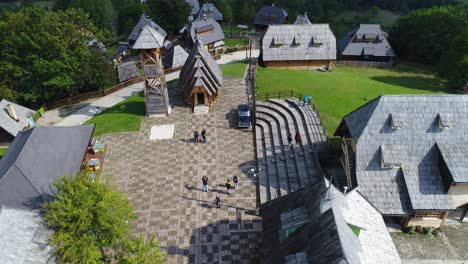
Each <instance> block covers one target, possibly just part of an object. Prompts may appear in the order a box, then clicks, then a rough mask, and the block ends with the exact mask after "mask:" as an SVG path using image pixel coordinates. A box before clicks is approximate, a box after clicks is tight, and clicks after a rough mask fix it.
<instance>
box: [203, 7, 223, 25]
mask: <svg viewBox="0 0 468 264" xmlns="http://www.w3.org/2000/svg"><path fill="white" fill-rule="evenodd" d="M205 18H212V19H214V20H216V21H221V20H223V14H221V12H219V10H218V9H217V8H216V6H215V5H214V4H213V3H204V4H203V5H202V6H201V8H200V13H199V14H198V18H197V20H203V19H205Z"/></svg>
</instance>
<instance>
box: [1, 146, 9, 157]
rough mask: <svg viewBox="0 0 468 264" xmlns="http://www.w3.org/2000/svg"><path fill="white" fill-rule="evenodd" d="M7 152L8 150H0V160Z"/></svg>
mask: <svg viewBox="0 0 468 264" xmlns="http://www.w3.org/2000/svg"><path fill="white" fill-rule="evenodd" d="M7 150H8V148H0V159H1V158H2V157H3V155H5V153H6V152H7Z"/></svg>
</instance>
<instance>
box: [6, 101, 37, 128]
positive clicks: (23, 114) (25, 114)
mask: <svg viewBox="0 0 468 264" xmlns="http://www.w3.org/2000/svg"><path fill="white" fill-rule="evenodd" d="M7 105H11V106H12V107H13V109H14V110H15V112H16V116H17V117H18V119H19V120H18V121H15V120H14V119H13V118H11V117H10V115H9V114H8V111H7V110H6V107H7ZM33 114H34V111H33V110H31V109H29V108H26V107H24V106H21V105H18V104H15V103H12V102H10V101H7V100H5V99H3V100H1V101H0V127H1V128H3V129H4V130H5V131H6V132H8V133H9V134H10V135H12V136H16V135H17V134H18V133H19V132H20V131H21V130H23V128H24V127H25V126H26V125H27V124H28V119H29V118H30V117H31V116H32V115H33Z"/></svg>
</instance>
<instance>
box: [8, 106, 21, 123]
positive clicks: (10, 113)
mask: <svg viewBox="0 0 468 264" xmlns="http://www.w3.org/2000/svg"><path fill="white" fill-rule="evenodd" d="M6 109H7V112H8V115H9V116H10V117H11V118H13V120H15V121H17V122H18V121H19V119H18V116H17V115H16V112H15V109H14V108H13V106H12V105H11V104H7V105H6Z"/></svg>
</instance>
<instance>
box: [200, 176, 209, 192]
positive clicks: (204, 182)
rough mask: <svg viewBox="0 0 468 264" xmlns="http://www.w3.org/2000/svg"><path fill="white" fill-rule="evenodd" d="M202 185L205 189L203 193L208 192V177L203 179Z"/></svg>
mask: <svg viewBox="0 0 468 264" xmlns="http://www.w3.org/2000/svg"><path fill="white" fill-rule="evenodd" d="M201 180H202V183H203V188H202V192H208V177H206V175H205V176H203V177H202V179H201Z"/></svg>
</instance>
